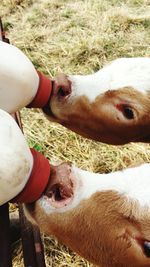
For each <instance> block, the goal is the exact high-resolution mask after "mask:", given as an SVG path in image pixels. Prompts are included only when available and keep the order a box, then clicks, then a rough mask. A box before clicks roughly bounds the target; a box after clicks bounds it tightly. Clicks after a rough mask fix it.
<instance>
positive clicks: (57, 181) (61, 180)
mask: <svg viewBox="0 0 150 267" xmlns="http://www.w3.org/2000/svg"><path fill="white" fill-rule="evenodd" d="M74 190H75V184H74V179H73V175H72V170H71V164H68V163H62V164H60V165H59V166H51V175H50V179H49V182H48V185H47V187H46V189H45V191H44V193H43V197H44V199H45V200H46V201H48V203H49V204H50V205H51V206H52V207H54V208H62V207H66V206H67V205H68V204H70V202H72V200H73V198H74Z"/></svg>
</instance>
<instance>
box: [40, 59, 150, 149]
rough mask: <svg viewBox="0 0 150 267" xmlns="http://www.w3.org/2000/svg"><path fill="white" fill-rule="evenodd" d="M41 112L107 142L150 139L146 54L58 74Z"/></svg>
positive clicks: (149, 81) (149, 66) (148, 61)
mask: <svg viewBox="0 0 150 267" xmlns="http://www.w3.org/2000/svg"><path fill="white" fill-rule="evenodd" d="M44 112H45V113H46V114H47V116H48V118H49V119H50V120H52V121H56V122H59V123H61V124H62V125H64V126H66V127H67V128H69V129H71V130H73V131H75V132H77V133H79V134H81V135H83V136H84V137H87V138H91V139H93V140H97V141H102V142H105V143H108V144H124V143H128V142H130V141H136V142H137V141H142V142H149V141H150V58H120V59H117V60H115V61H113V62H112V63H111V64H109V65H108V66H106V67H104V68H102V69H101V70H100V71H98V72H96V73H94V74H91V75H86V76H82V75H70V76H69V75H68V76H67V75H64V74H61V75H59V76H58V77H56V78H55V80H54V81H53V93H52V96H51V99H50V103H49V104H48V105H47V106H46V107H45V108H44Z"/></svg>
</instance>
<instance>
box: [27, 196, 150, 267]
mask: <svg viewBox="0 0 150 267" xmlns="http://www.w3.org/2000/svg"><path fill="white" fill-rule="evenodd" d="M27 208H28V210H30V213H31V214H32V216H33V217H34V218H35V220H36V221H37V223H38V225H39V226H40V227H41V229H42V230H43V231H44V232H45V233H47V234H50V235H51V234H52V235H54V236H56V237H57V238H58V239H59V240H60V241H62V242H63V243H65V244H66V245H67V246H69V247H70V248H72V249H73V250H74V251H76V252H77V253H79V254H80V255H81V256H82V257H84V258H86V259H88V260H89V261H91V262H93V263H94V264H97V265H98V266H101V267H127V266H128V267H148V266H150V259H149V258H147V257H146V256H145V255H144V254H143V251H142V248H141V246H140V245H139V244H138V242H137V241H136V238H140V239H146V240H150V230H149V229H150V214H149V212H148V211H147V210H144V209H143V210H142V209H141V208H140V207H139V206H138V204H137V203H133V202H131V201H128V200H127V199H126V198H125V197H123V196H122V197H120V195H118V194H117V193H115V192H113V191H106V192H99V193H95V194H94V195H93V196H92V197H91V198H90V199H88V200H84V201H82V202H81V203H80V205H78V206H77V207H76V208H74V209H73V210H71V211H68V212H64V213H52V214H50V215H47V214H46V212H45V211H44V210H43V209H42V208H41V207H40V206H39V205H38V204H35V206H34V207H33V206H32V209H31V206H30V205H27Z"/></svg>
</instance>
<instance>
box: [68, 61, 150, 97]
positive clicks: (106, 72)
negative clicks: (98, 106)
mask: <svg viewBox="0 0 150 267" xmlns="http://www.w3.org/2000/svg"><path fill="white" fill-rule="evenodd" d="M69 80H70V81H71V82H72V97H77V96H82V95H85V96H86V97H87V98H88V99H89V100H90V101H94V100H95V98H96V97H97V96H99V95H100V94H102V93H105V92H106V91H108V90H117V89H119V88H123V87H126V86H130V87H133V88H134V89H135V90H138V91H140V92H142V93H146V91H149V90H150V58H148V57H145V58H120V59H116V60H114V61H113V62H112V63H111V64H109V65H107V66H105V67H104V68H102V69H101V70H99V71H98V72H96V73H94V74H91V75H85V76H84V75H83V76H82V75H73V76H69Z"/></svg>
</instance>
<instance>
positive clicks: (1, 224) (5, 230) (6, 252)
mask: <svg viewBox="0 0 150 267" xmlns="http://www.w3.org/2000/svg"><path fill="white" fill-rule="evenodd" d="M0 242H1V247H0V267H12V261H11V248H10V226H9V207H8V203H7V204H5V205H2V206H0Z"/></svg>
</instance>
